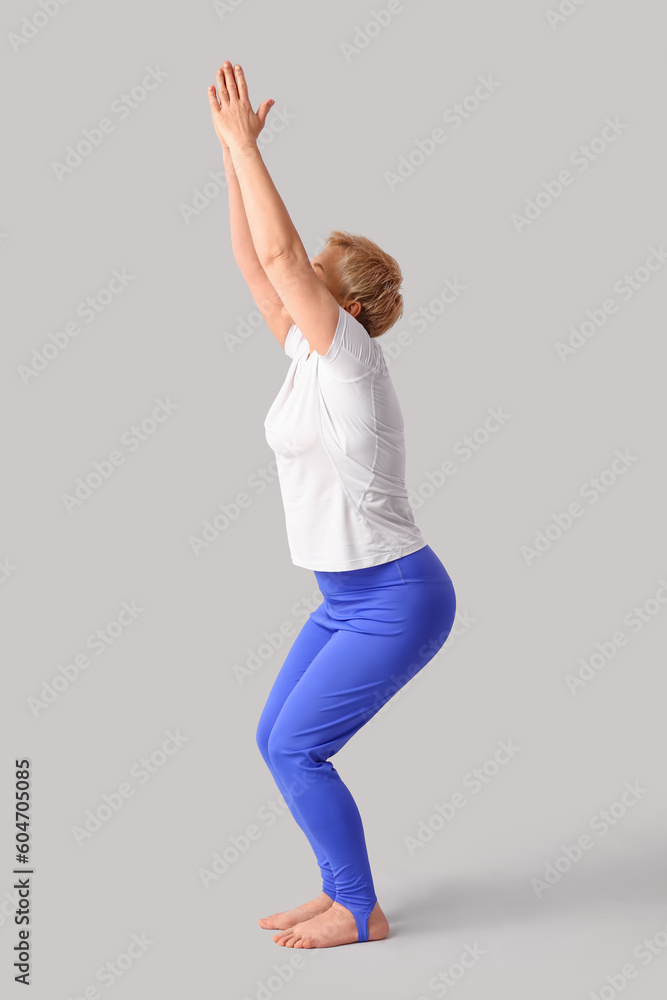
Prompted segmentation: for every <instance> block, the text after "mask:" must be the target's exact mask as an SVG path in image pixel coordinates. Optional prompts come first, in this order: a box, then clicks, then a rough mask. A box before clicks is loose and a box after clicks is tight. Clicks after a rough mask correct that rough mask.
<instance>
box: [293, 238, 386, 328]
mask: <svg viewBox="0 0 667 1000" xmlns="http://www.w3.org/2000/svg"><path fill="white" fill-rule="evenodd" d="M311 265H312V267H313V270H314V271H315V273H316V274H317V276H318V277H319V278H321V280H322V281H323V282H324V284H325V285H326V286H327V288H328V289H329V291H330V292H331V294H332V295H333V297H334V298H335V299H336V301H337V302H338V304H339V305H341V306H342V307H343V309H346V310H347V312H349V313H350V315H351V316H354V317H355V319H357V320H358V321H359V322H360V323H361V325H362V326H363V327H364V328H365V329H366V332H367V333H368V336H369V337H381V336H382V334H383V333H386V331H387V330H389V329H391V327H392V326H393V325H394V323H396V322H397V321H398V320H399V319H400V317H401V316H402V315H403V297H402V295H401V293H400V290H399V289H400V285H401V282H402V281H403V275H402V274H401V269H400V267H399V266H398V264H397V263H396V261H395V260H394V258H393V257H390V256H389V254H388V253H385V252H384V250H381V249H380V247H379V246H378V245H377V243H373V241H372V240H369V239H366V237H365V236H353V235H350V233H346V232H342V231H340V230H337V229H335V230H333V231H332V232H331V233H330V234H329V236H328V237H327V240H326V243H325V245H324V250H323V251H322V252H321V253H319V254H317V256H316V257H313V259H312V260H311Z"/></svg>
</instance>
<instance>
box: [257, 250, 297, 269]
mask: <svg viewBox="0 0 667 1000" xmlns="http://www.w3.org/2000/svg"><path fill="white" fill-rule="evenodd" d="M295 259H296V254H295V253H294V251H293V250H292V248H291V247H278V248H276V249H275V250H271V251H269V252H268V253H266V254H263V255H262V267H264V268H269V267H271V266H272V265H273V264H285V263H290V262H291V261H294V260H295Z"/></svg>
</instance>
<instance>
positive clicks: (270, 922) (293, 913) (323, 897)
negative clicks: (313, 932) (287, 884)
mask: <svg viewBox="0 0 667 1000" xmlns="http://www.w3.org/2000/svg"><path fill="white" fill-rule="evenodd" d="M332 904H333V899H332V898H331V896H327V894H326V892H321V893H320V894H319V896H318V897H317V899H311V901H310V902H309V903H304V904H303V906H295V907H294V909H293V910H283V911H282V912H281V913H272V914H271V916H270V917H260V918H259V926H260V927H264V928H265V929H267V930H271V929H275V930H280V931H286V930H287V929H288V928H289V927H293V926H294V924H298V923H305V921H306V920H310V918H311V917H316V916H317V915H318V913H324V911H325V910H328V909H329V907H330V906H331V905H332ZM353 919H354V918H353Z"/></svg>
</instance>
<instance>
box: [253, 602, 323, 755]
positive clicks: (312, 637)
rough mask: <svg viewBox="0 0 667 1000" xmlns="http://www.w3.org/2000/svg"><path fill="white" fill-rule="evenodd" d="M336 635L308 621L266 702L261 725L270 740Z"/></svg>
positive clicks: (289, 653)
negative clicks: (293, 696)
mask: <svg viewBox="0 0 667 1000" xmlns="http://www.w3.org/2000/svg"><path fill="white" fill-rule="evenodd" d="M332 636H333V632H332V631H331V630H330V629H327V628H324V627H323V626H322V625H319V624H317V623H316V622H314V621H312V620H311V619H310V618H308V619H307V620H306V621H305V622H304V624H303V626H302V628H301V631H300V632H299V634H298V635H297V637H296V639H295V640H294V642H293V643H292V646H291V648H290V649H289V651H288V653H287V656H286V657H285V660H284V662H283V665H282V667H281V668H280V670H279V671H278V675H277V677H276V679H275V681H274V682H273V686H272V688H271V690H270V692H269V695H268V698H267V699H266V704H265V705H264V709H263V711H262V714H261V716H260V719H259V723H258V731H259V732H264V734H265V735H266V736H267V737H268V735H269V733H270V732H271V730H272V729H273V724H274V722H275V721H276V719H277V717H278V715H279V714H280V711H281V709H282V707H283V705H284V703H285V700H286V699H287V697H288V696H289V695H290V693H291V692H292V690H293V689H294V687H295V686H296V685H297V684H298V683H299V681H300V680H301V678H302V677H303V675H304V673H305V672H306V670H307V669H308V667H309V666H310V664H311V663H312V661H313V660H314V659H315V657H316V656H317V655H318V654H319V653H320V652H321V650H322V649H323V648H324V647H325V646H326V644H327V643H328V642H329V641H330V640H331V637H332Z"/></svg>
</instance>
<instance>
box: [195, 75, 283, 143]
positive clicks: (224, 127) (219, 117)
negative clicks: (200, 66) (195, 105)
mask: <svg viewBox="0 0 667 1000" xmlns="http://www.w3.org/2000/svg"><path fill="white" fill-rule="evenodd" d="M216 76H217V84H218V93H217V94H216V89H215V87H214V86H213V85H212V84H211V86H210V87H209V88H208V100H209V104H210V105H211V114H212V115H213V126H214V128H215V131H216V135H217V136H218V139H219V140H220V142H221V144H222V148H223V151H224V150H225V149H229V147H230V146H232V145H248V144H251V143H253V142H255V141H256V140H257V136H258V135H259V133H260V132H261V131H262V129H263V128H264V124H265V122H266V116H267V115H268V113H269V111H270V110H271V108H272V106H273V105H274V104H275V101H271V100H268V101H263V102H262V104H260V106H259V107H258V108H257V112H256V113H255V112H254V111H253V110H252V107H251V105H250V100H249V99H248V87H247V85H246V82H245V76H244V75H243V70H242V69H241V67H240V66H236V69H235V70H234V69H232V64H231V63H230V62H225V63H224V64H223V65H222V66H221V67H220V69H219V70H218V72H217V74H216Z"/></svg>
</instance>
